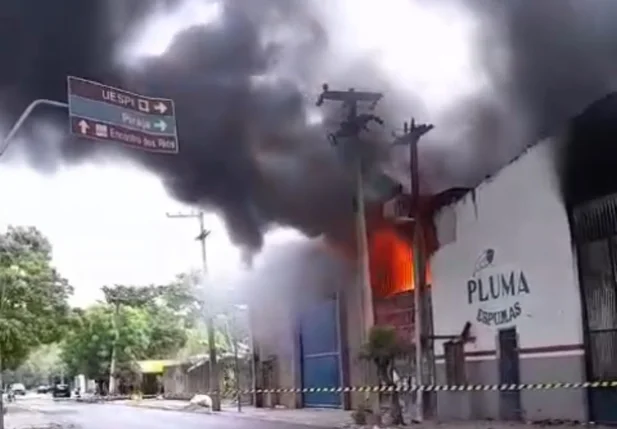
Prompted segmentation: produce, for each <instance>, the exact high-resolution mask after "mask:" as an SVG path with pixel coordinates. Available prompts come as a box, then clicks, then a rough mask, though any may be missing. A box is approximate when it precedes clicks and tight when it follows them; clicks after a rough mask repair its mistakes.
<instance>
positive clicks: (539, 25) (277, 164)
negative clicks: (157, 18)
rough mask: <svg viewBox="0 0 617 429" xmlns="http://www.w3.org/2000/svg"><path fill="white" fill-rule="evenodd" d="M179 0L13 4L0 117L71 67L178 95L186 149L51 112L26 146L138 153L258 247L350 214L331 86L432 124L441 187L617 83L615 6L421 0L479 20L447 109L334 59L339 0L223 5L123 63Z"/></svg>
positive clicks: (49, 156)
mask: <svg viewBox="0 0 617 429" xmlns="http://www.w3.org/2000/svg"><path fill="white" fill-rule="evenodd" d="M410 1H412V0H410ZM34 3H36V4H34ZM174 3H177V2H174V1H167V2H156V1H153V0H132V1H130V2H119V1H118V2H115V1H112V0H108V1H104V0H87V1H84V0H64V1H62V2H35V1H34V0H5V1H3V2H2V3H1V4H0V52H1V53H2V68H0V104H1V106H2V112H3V119H4V122H5V123H9V124H10V123H11V122H12V121H14V120H15V119H16V117H17V116H18V115H19V114H20V113H21V111H22V110H23V109H24V107H25V106H26V105H27V104H28V103H30V102H31V101H32V100H34V99H36V98H49V99H55V100H65V99H66V93H65V91H66V86H65V85H66V76H67V75H76V76H80V77H84V78H89V79H93V80H98V81H103V82H105V83H107V84H110V85H118V86H121V87H125V88H127V89H132V90H134V91H137V92H144V93H148V94H152V95H156V96H163V97H170V98H173V99H174V100H175V102H176V109H177V114H178V129H179V134H180V137H181V152H180V154H179V155H177V156H161V155H152V154H144V153H140V152H136V151H129V150H125V149H123V148H118V147H116V146H111V145H106V146H104V145H100V144H94V143H91V142H85V141H75V140H74V139H70V138H69V137H68V136H67V137H66V138H62V139H60V143H59V144H58V145H56V146H54V145H53V144H47V142H43V141H41V138H40V137H39V138H32V137H33V135H34V134H33V133H34V131H35V130H36V129H37V128H36V126H37V124H38V123H40V122H41V121H43V122H45V123H48V122H51V123H55V124H58V126H59V127H65V126H66V125H64V124H66V116H65V113H62V112H55V111H54V112H52V111H50V112H41V114H40V115H37V117H36V118H35V120H33V121H31V122H30V123H31V124H32V127H31V128H30V129H26V130H25V131H24V132H25V133H30V134H29V135H28V134H26V137H30V138H26V140H27V142H28V143H27V145H25V146H22V147H23V148H25V153H26V155H27V157H28V159H29V160H30V161H31V162H32V163H33V165H35V166H36V167H37V168H40V169H44V170H53V168H54V167H55V166H56V165H58V164H59V163H62V162H79V161H81V160H86V159H87V160H90V159H93V158H94V157H95V156H98V157H99V159H104V158H110V157H111V158H114V157H117V156H121V157H123V158H130V159H131V160H134V161H135V162H138V163H139V164H140V165H142V166H144V167H145V168H147V169H149V170H151V171H154V172H156V173H157V174H158V175H159V176H160V177H161V178H162V180H163V181H164V183H165V185H166V186H167V188H168V189H169V191H170V192H171V194H172V195H173V196H175V197H176V198H178V199H180V200H182V201H185V202H189V203H195V204H200V205H203V206H206V207H209V208H212V209H215V210H217V211H219V212H220V213H221V215H223V216H224V217H225V219H226V221H227V222H228V227H229V230H230V232H231V233H232V235H233V238H234V239H235V240H236V241H237V242H238V243H240V244H242V245H244V246H246V247H247V248H249V249H253V250H255V249H259V248H260V246H261V244H262V236H263V233H264V231H265V230H266V229H267V228H269V227H270V226H272V225H275V224H283V225H291V226H294V227H297V228H299V229H301V230H302V231H304V232H305V233H307V234H308V235H319V234H322V233H326V234H329V235H335V234H336V232H337V231H341V230H342V226H344V225H345V224H346V223H347V220H348V218H349V217H350V216H351V209H352V206H351V203H348V202H350V201H351V195H352V192H351V189H352V188H351V186H350V184H349V180H348V178H347V176H346V174H345V173H344V172H343V171H342V169H341V168H340V166H339V164H338V161H337V159H336V157H335V155H334V153H333V151H332V148H331V147H330V146H329V145H328V144H327V142H326V141H325V139H324V135H325V132H326V131H325V129H326V128H327V127H331V126H332V121H331V120H329V119H326V121H325V123H324V124H322V125H318V124H316V122H315V121H312V120H310V119H311V115H312V113H311V110H310V106H311V105H312V103H314V100H315V97H316V95H317V92H318V90H319V86H320V85H321V83H322V82H325V81H329V82H330V83H331V84H332V85H342V86H343V88H345V87H348V86H352V85H356V86H358V87H362V88H366V89H371V90H382V91H384V92H385V93H386V96H387V98H388V99H389V100H390V101H389V102H388V103H385V104H384V106H383V108H382V109H383V110H382V112H380V113H381V114H383V116H385V118H386V120H387V123H388V125H389V126H390V127H393V128H397V127H399V126H400V125H399V124H400V121H401V120H403V119H404V118H407V117H408V116H409V115H411V114H413V115H417V116H420V117H421V119H422V120H426V121H431V122H434V123H435V124H436V125H437V128H436V131H435V133H434V134H432V135H430V137H427V139H426V141H425V142H423V147H422V162H423V168H422V173H423V176H424V178H425V182H428V189H430V190H433V191H435V190H441V189H443V188H445V187H449V186H456V185H470V184H474V183H476V182H477V181H478V179H480V178H482V177H483V176H485V175H486V174H489V173H491V172H492V171H494V170H495V169H496V168H498V167H499V166H500V165H501V164H503V163H504V162H506V161H507V160H508V159H509V158H511V157H512V156H514V155H516V154H517V153H518V152H519V151H520V150H521V148H522V147H523V146H525V145H527V144H529V143H531V142H532V141H533V140H535V139H537V138H539V137H540V136H542V135H544V134H546V133H550V132H551V131H552V130H553V129H554V128H555V127H558V126H559V125H560V124H561V123H562V122H563V121H565V120H566V119H567V118H568V117H569V116H571V115H573V114H574V113H577V112H578V111H579V110H581V109H582V108H583V107H584V105H585V104H587V103H589V102H590V101H592V100H593V99H594V98H597V97H598V96H601V95H602V94H603V93H605V92H607V91H608V90H610V89H611V88H612V86H613V80H614V77H613V76H614V73H613V71H614V69H615V53H616V52H617V37H615V36H616V34H615V33H616V32H617V30H615V29H614V28H615V27H614V24H613V23H614V21H615V19H614V18H617V3H615V2H614V1H612V0H605V1H601V0H596V1H585V2H582V1H575V0H569V1H568V0H543V1H541V2H531V1H523V0H511V1H507V2H486V1H480V0H465V1H459V2H457V1H453V0H444V1H443V2H434V1H431V2H428V1H426V0H416V1H415V3H417V4H418V5H421V6H422V7H424V8H427V9H434V10H435V13H438V12H439V10H441V9H439V8H443V7H446V6H447V7H448V8H449V10H458V11H459V12H460V13H461V15H460V16H461V17H462V16H467V17H471V19H472V21H473V23H474V33H473V36H474V37H473V39H472V40H470V43H471V44H472V45H473V47H474V49H473V50H472V52H473V53H474V58H473V64H474V70H475V72H474V74H473V75H472V76H471V77H470V78H471V79H477V81H478V82H480V83H481V85H480V84H479V85H476V88H477V89H476V90H475V91H474V92H472V93H470V94H468V95H467V96H466V97H464V98H460V99H452V100H449V103H447V108H446V109H441V110H440V111H439V112H436V111H431V109H430V106H431V103H426V102H425V101H426V100H423V99H422V96H421V94H422V91H423V88H422V87H418V88H416V89H415V91H411V92H410V91H400V92H399V91H398V89H399V87H400V86H401V82H399V81H396V80H392V79H390V78H389V76H386V75H385V74H384V73H383V72H382V71H381V69H380V68H379V67H377V66H376V65H375V62H376V61H377V58H378V55H375V56H374V57H373V56H367V57H358V56H355V57H354V56H349V58H347V57H345V56H340V55H338V54H339V53H340V46H341V44H340V43H337V41H339V39H340V38H341V37H342V34H341V33H340V31H339V29H338V27H337V22H338V21H337V20H338V19H339V18H341V17H342V15H341V14H342V12H341V10H342V9H341V8H338V7H337V5H339V4H340V3H342V0H336V1H335V0H331V1H326V2H323V1H317V0H306V1H302V0H251V1H243V0H222V1H220V2H219V3H220V4H221V16H220V19H218V20H217V21H216V22H214V23H212V24H211V25H207V26H196V27H194V28H191V29H189V30H187V31H185V32H183V33H182V34H180V35H178V36H177V37H176V39H175V40H174V42H173V44H172V46H171V47H170V48H169V49H168V51H167V52H166V53H165V54H164V55H162V56H160V57H157V58H151V59H149V60H148V61H143V62H141V63H140V64H139V66H132V67H128V66H125V65H122V64H121V62H120V61H118V52H119V51H120V50H121V49H120V48H121V45H122V43H123V42H124V41H126V39H127V38H128V37H129V35H130V34H133V33H134V32H135V31H136V29H138V28H139V25H140V24H141V23H142V22H143V20H144V19H145V18H146V17H147V16H148V14H149V13H150V12H151V11H152V9H153V8H155V7H161V5H165V4H168V5H173V4H174ZM375 3H376V4H378V5H376V6H374V7H375V8H387V7H389V6H388V2H375ZM381 3H383V4H381ZM436 3H439V5H436ZM344 13H353V8H352V9H349V10H344ZM452 16H453V18H452V19H456V15H452ZM410 19H411V17H410ZM461 19H462V18H461ZM382 24H383V25H385V24H387V23H382ZM383 25H382V28H385V27H383ZM366 31H367V32H370V31H381V30H380V29H379V28H377V29H376V28H367V29H366ZM408 43H409V52H401V53H400V55H401V56H405V55H408V56H413V51H414V45H420V44H428V45H429V46H430V44H431V40H430V39H427V38H422V37H421V35H419V39H418V40H408ZM334 46H338V48H337V49H339V51H337V53H336V55H333V49H334ZM446 50H447V49H446ZM433 54H434V56H432V57H427V58H413V61H416V62H417V63H418V64H425V65H426V64H429V65H430V64H431V62H435V63H438V61H437V59H438V58H439V57H442V56H449V55H452V54H453V53H452V52H447V51H443V52H434V53H433ZM401 80H404V77H402V78H401ZM335 113H337V112H335ZM334 126H336V123H334ZM27 128H28V127H27ZM14 154H15V152H12V153H10V154H9V155H12V156H11V157H14ZM423 185H424V184H423Z"/></svg>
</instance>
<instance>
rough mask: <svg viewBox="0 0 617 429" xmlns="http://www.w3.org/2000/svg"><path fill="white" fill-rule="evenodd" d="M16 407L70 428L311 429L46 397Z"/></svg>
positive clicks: (302, 426) (301, 426)
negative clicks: (41, 415)
mask: <svg viewBox="0 0 617 429" xmlns="http://www.w3.org/2000/svg"><path fill="white" fill-rule="evenodd" d="M16 406H17V407H19V408H23V409H28V410H29V411H33V412H35V413H40V414H43V415H44V416H45V418H46V419H48V420H50V421H52V422H53V423H56V424H59V425H61V427H66V428H67V429H110V428H120V427H121V428H126V429H169V428H182V429H308V428H310V427H311V426H305V425H298V424H289V423H282V422H270V421H263V420H256V419H248V418H238V417H233V416H220V415H216V414H204V413H190V412H182V411H166V410H157V409H147V408H138V407H132V406H129V405H119V404H84V403H78V402H74V401H70V400H55V401H54V400H52V399H51V398H47V397H30V398H23V399H22V398H20V399H18V402H17V404H16Z"/></svg>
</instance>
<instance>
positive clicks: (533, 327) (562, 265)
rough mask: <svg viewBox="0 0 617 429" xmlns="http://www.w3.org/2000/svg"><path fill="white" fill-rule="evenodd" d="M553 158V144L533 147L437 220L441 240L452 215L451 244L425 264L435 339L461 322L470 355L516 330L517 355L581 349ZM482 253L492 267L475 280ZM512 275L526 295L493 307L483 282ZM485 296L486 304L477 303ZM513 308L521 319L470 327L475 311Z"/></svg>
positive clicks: (578, 315)
mask: <svg viewBox="0 0 617 429" xmlns="http://www.w3.org/2000/svg"><path fill="white" fill-rule="evenodd" d="M553 151H554V143H553V142H552V141H546V142H543V143H541V144H538V145H536V146H534V147H533V148H531V149H530V150H529V151H528V152H527V153H525V154H524V155H523V156H521V157H520V158H519V159H517V160H516V161H514V162H513V163H511V164H509V165H508V166H507V167H505V168H504V169H503V170H502V171H501V172H500V173H499V174H498V175H497V176H496V177H495V178H493V179H492V180H490V181H487V182H485V183H483V184H482V185H480V186H479V187H478V188H477V189H476V191H475V198H474V196H473V195H472V194H471V193H470V194H468V195H467V196H466V197H465V198H464V199H463V200H461V201H460V202H458V203H456V204H455V205H453V206H450V207H447V208H445V209H444V210H443V212H442V213H439V214H438V217H437V227H438V234H440V233H441V230H442V229H445V228H448V229H451V227H446V226H442V224H440V220H442V219H443V220H445V219H447V218H449V219H448V220H450V222H452V220H451V219H452V212H454V218H455V219H454V222H455V233H454V234H455V240H454V241H451V242H450V243H449V244H446V245H445V246H443V247H442V248H440V249H439V250H438V251H437V252H436V253H435V255H434V256H433V258H432V261H431V264H432V265H431V267H432V271H433V285H434V288H433V308H434V314H435V331H436V332H438V333H444V334H447V333H457V332H460V330H461V329H462V327H463V325H464V324H465V322H467V321H470V322H472V324H473V328H472V330H473V334H474V335H475V336H476V337H477V341H476V343H475V344H470V345H468V350H469V351H474V350H492V349H495V346H496V342H495V338H496V329H499V328H501V327H510V326H512V325H516V326H517V330H518V331H519V333H520V340H519V341H520V346H521V347H523V348H534V347H546V346H559V345H571V344H581V343H582V341H583V336H582V335H583V334H582V323H581V306H580V294H579V289H578V280H577V277H576V270H575V268H574V267H575V265H574V257H573V253H572V244H571V238H570V232H569V226H568V219H567V216H566V211H565V207H564V205H563V202H562V200H561V197H560V191H559V183H558V180H557V177H556V174H555V170H554V167H553V165H554V163H553ZM474 200H475V201H474ZM448 212H450V213H448ZM487 249H493V250H494V260H493V263H492V266H489V267H487V268H485V269H484V270H482V271H481V272H480V273H479V275H476V276H475V277H474V276H473V272H474V268H475V264H476V260H477V259H478V258H479V257H480V255H481V254H482V253H483V252H484V251H485V250H487ZM511 272H514V273H515V277H516V278H517V279H518V278H519V276H520V273H522V274H523V275H524V277H525V279H526V280H527V286H528V291H529V293H525V290H524V286H520V285H517V286H518V287H517V288H518V289H521V290H520V293H519V294H517V295H516V296H506V297H504V296H501V297H500V298H498V299H492V298H491V297H490V291H489V289H490V288H489V284H488V283H489V280H488V276H489V275H493V274H494V275H497V276H501V275H502V274H504V275H506V276H509V275H510V273H511ZM474 278H477V279H481V280H482V282H483V285H482V286H483V287H482V291H483V292H484V293H483V294H482V295H483V296H482V297H480V293H479V292H480V291H479V290H478V289H479V288H478V287H477V283H478V282H477V281H476V287H475V289H474V286H473V284H472V285H471V286H468V282H470V281H472V280H473V279H474ZM508 280H509V277H508ZM470 289H471V290H470ZM470 292H472V293H471V295H472V296H471V300H472V302H471V303H470V302H469V298H470V296H469V295H470ZM502 292H503V291H502ZM486 295H488V297H489V299H488V300H487V301H480V298H485V297H486ZM516 302H519V303H520V309H521V314H520V315H519V316H518V317H516V318H515V319H514V320H512V321H511V322H507V321H504V322H503V323H499V322H501V321H500V320H495V321H490V322H491V324H490V325H487V324H486V323H482V322H480V321H478V320H477V319H478V312H479V310H482V311H488V312H491V311H498V310H501V309H505V308H510V307H512V306H514V304H515V303H516ZM439 349H440V348H439ZM439 349H438V350H439Z"/></svg>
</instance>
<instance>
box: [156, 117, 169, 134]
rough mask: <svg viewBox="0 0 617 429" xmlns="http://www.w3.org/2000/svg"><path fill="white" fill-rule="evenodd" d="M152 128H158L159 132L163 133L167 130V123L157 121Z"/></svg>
mask: <svg viewBox="0 0 617 429" xmlns="http://www.w3.org/2000/svg"><path fill="white" fill-rule="evenodd" d="M154 128H158V129H159V130H160V131H161V132H165V130H166V129H167V123H166V122H165V121H163V120H162V119H159V120H158V121H156V122H155V123H154Z"/></svg>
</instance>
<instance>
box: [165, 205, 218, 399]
mask: <svg viewBox="0 0 617 429" xmlns="http://www.w3.org/2000/svg"><path fill="white" fill-rule="evenodd" d="M167 217H168V218H172V219H197V220H198V221H199V235H198V236H197V237H196V240H198V241H199V243H200V245H201V263H202V270H203V277H204V279H205V278H206V275H207V274H208V259H207V252H206V239H207V238H208V236H209V235H210V231H208V230H207V229H206V228H205V221H204V212H203V211H201V210H200V211H199V212H197V213H176V214H171V213H167ZM210 296H212V294H210ZM209 304H210V303H206V307H207V306H208V305H209ZM206 313H207V314H206V325H207V330H208V349H209V350H208V351H209V367H208V369H209V373H210V379H209V386H210V390H211V397H212V411H221V396H220V392H219V390H220V383H219V372H218V364H217V356H216V338H215V331H214V314H213V312H212V311H211V310H207V311H206Z"/></svg>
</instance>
